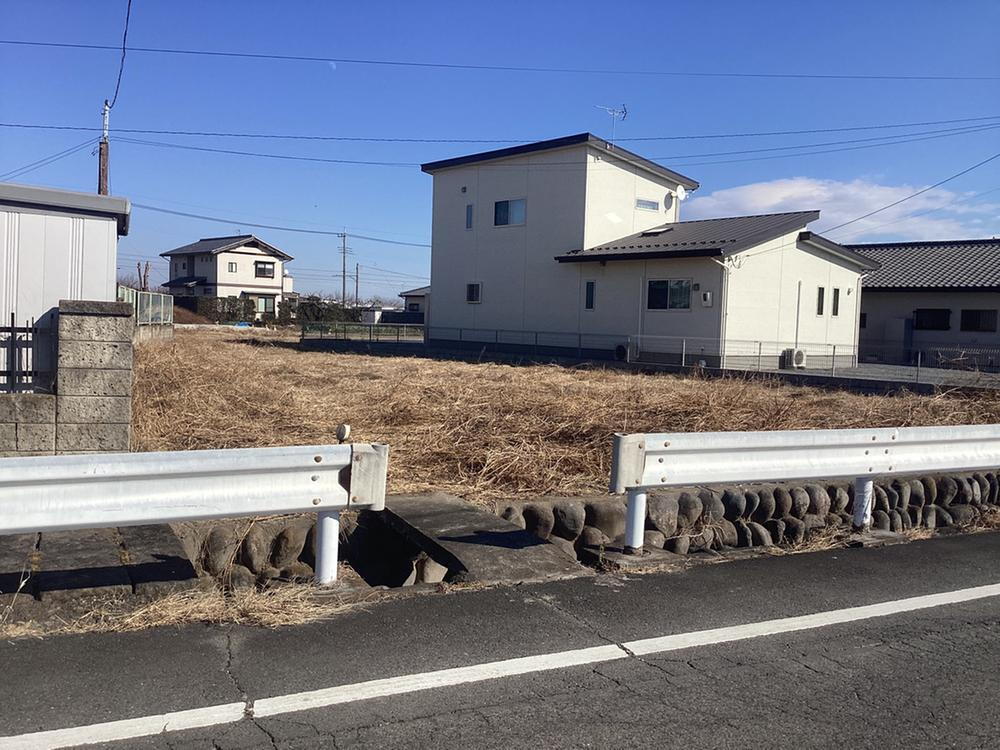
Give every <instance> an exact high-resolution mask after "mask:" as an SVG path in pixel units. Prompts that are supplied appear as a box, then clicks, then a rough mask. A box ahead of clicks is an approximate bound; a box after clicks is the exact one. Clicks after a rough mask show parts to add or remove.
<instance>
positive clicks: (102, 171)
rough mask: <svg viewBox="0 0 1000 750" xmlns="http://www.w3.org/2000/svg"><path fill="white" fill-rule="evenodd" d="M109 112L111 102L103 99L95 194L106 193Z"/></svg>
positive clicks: (108, 157)
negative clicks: (102, 124)
mask: <svg viewBox="0 0 1000 750" xmlns="http://www.w3.org/2000/svg"><path fill="white" fill-rule="evenodd" d="M110 114H111V103H110V102H109V101H108V100H107V99H105V100H104V126H103V128H102V129H101V142H100V143H99V144H98V146H97V194H98V195H107V194H108V167H109V164H108V162H109V159H110V156H109V154H108V148H109V144H108V115H110Z"/></svg>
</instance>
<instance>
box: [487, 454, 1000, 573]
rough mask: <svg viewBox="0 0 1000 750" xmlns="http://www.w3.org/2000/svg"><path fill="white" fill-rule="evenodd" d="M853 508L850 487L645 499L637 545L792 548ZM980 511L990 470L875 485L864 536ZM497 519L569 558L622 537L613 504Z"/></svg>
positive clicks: (759, 488)
mask: <svg viewBox="0 0 1000 750" xmlns="http://www.w3.org/2000/svg"><path fill="white" fill-rule="evenodd" d="M853 504H854V486H853V483H852V482H824V483H780V484H759V485H740V486H734V487H715V488H681V489H676V490H658V491H651V492H650V493H649V496H648V503H647V515H646V533H645V544H646V545H648V546H650V547H655V548H659V549H666V550H668V551H670V552H675V553H677V554H687V553H689V552H697V551H701V550H708V549H716V550H718V549H722V548H724V547H766V546H771V545H775V544H797V543H801V542H803V541H805V540H806V539H807V538H808V537H809V535H810V534H813V533H815V532H818V531H820V530H823V529H829V528H834V529H837V528H844V529H848V528H850V525H851V519H852V513H853ZM990 509H994V510H996V509H1000V470H998V471H986V472H975V473H965V474H948V475H940V476H926V477H918V478H911V479H896V478H883V479H876V480H875V497H874V510H873V514H872V526H873V528H875V529H879V530H883V531H896V532H902V531H906V530H908V529H913V528H929V529H933V528H936V527H945V526H964V525H969V524H973V523H975V522H976V521H977V520H979V519H980V518H981V517H982V515H983V513H984V512H986V511H988V510H990ZM501 515H502V517H503V518H506V519H508V520H509V521H512V522H513V523H515V524H517V525H518V526H521V527H522V528H525V529H527V530H528V531H530V532H532V533H533V534H535V535H536V536H538V537H540V538H541V539H546V540H548V541H550V542H553V543H555V544H558V545H559V546H561V547H563V548H564V549H565V550H566V551H567V552H568V553H570V554H578V553H579V551H580V549H581V548H582V547H589V548H600V547H602V546H605V545H612V544H614V543H615V541H616V540H618V543H619V544H620V543H621V540H622V537H623V535H624V533H625V501H624V499H623V498H600V499H596V498H595V499H587V498H539V499H538V500H533V501H527V502H523V503H510V504H507V505H506V506H504V508H503V510H502V512H501Z"/></svg>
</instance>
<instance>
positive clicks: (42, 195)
mask: <svg viewBox="0 0 1000 750" xmlns="http://www.w3.org/2000/svg"><path fill="white" fill-rule="evenodd" d="M0 206H10V207H12V208H33V209H37V210H40V211H46V212H51V213H68V214H83V215H84V216H103V217H108V218H113V219H114V220H115V222H116V223H117V224H118V236H119V237H124V236H125V235H127V234H128V227H129V216H130V214H131V210H132V206H131V204H130V203H129V202H128V199H126V198H116V197H115V196H113V195H97V194H96V193H80V192H77V191H75V190H57V189H56V188H44V187H37V186H35V185H18V184H16V183H13V182H0Z"/></svg>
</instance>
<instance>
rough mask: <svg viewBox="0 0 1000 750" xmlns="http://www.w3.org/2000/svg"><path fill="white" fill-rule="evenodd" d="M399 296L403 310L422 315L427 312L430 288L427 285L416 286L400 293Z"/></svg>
mask: <svg viewBox="0 0 1000 750" xmlns="http://www.w3.org/2000/svg"><path fill="white" fill-rule="evenodd" d="M399 296H400V297H402V298H403V310H405V311H406V312H408V313H420V314H421V315H423V314H425V313H426V312H427V306H428V304H429V303H430V298H431V288H430V286H429V285H428V286H418V287H417V288H416V289H407V290H406V291H405V292H400V293H399Z"/></svg>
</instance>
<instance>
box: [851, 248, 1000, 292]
mask: <svg viewBox="0 0 1000 750" xmlns="http://www.w3.org/2000/svg"><path fill="white" fill-rule="evenodd" d="M846 247H848V248H849V249H851V250H854V251H855V252H858V253H861V254H862V255H864V256H866V257H868V258H871V259H872V260H876V261H878V262H879V263H881V264H882V268H881V270H879V271H876V272H875V273H873V274H871V275H869V276H866V277H865V279H864V281H863V282H862V286H863V287H864V288H865V289H885V290H892V291H901V292H905V291H916V290H919V289H954V290H970V291H974V290H980V289H985V290H989V289H1000V239H997V238H993V239H980V240H942V241H938V242H888V243H879V244H869V245H847V246H846Z"/></svg>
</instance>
